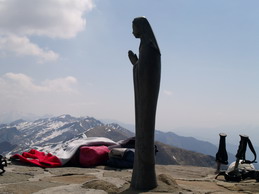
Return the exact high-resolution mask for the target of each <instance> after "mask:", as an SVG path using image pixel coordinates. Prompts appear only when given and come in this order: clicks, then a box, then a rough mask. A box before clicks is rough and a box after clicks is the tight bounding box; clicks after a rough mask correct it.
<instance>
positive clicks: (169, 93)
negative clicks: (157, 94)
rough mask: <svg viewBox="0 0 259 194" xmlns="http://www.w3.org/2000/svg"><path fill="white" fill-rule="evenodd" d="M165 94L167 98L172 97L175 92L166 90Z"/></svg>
mask: <svg viewBox="0 0 259 194" xmlns="http://www.w3.org/2000/svg"><path fill="white" fill-rule="evenodd" d="M164 94H165V95H167V96H172V94H173V92H172V91H170V90H164Z"/></svg>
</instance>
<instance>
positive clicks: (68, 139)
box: [0, 115, 214, 166]
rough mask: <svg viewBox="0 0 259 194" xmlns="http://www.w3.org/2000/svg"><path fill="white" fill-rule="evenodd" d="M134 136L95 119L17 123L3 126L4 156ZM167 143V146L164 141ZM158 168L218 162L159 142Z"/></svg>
mask: <svg viewBox="0 0 259 194" xmlns="http://www.w3.org/2000/svg"><path fill="white" fill-rule="evenodd" d="M132 136H134V133H132V132H131V131H129V130H127V129H125V128H123V127H121V126H120V125H118V124H115V123H112V124H103V123H102V122H101V121H99V120H96V119H95V118H92V117H80V118H76V117H72V116H70V115H62V116H59V117H52V118H46V119H39V120H36V121H33V122H29V121H24V120H17V121H15V122H12V123H10V124H2V125H0V154H2V155H6V156H7V157H8V156H11V155H13V154H16V153H18V154H21V153H22V152H25V151H29V150H30V149H36V150H39V151H44V152H50V153H54V154H55V153H60V151H62V150H64V149H66V147H67V146H68V145H69V144H71V143H72V144H73V143H76V142H84V141H87V138H88V139H89V137H105V138H108V139H111V140H113V141H115V142H117V141H119V140H125V139H127V138H129V137H132ZM162 142H163V143H166V142H164V141H162ZM156 145H157V147H158V150H159V151H158V153H157V156H156V159H157V163H158V164H184V165H194V166H212V165H213V164H214V158H213V157H212V156H207V155H204V154H200V153H197V152H196V153H195V152H191V151H186V150H184V149H180V148H177V147H172V146H169V145H165V144H161V143H159V142H156Z"/></svg>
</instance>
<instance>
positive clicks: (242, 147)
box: [234, 135, 249, 170]
mask: <svg viewBox="0 0 259 194" xmlns="http://www.w3.org/2000/svg"><path fill="white" fill-rule="evenodd" d="M239 136H240V138H241V139H240V142H239V147H238V150H237V154H236V163H235V167H234V170H237V168H238V165H239V161H240V160H246V156H245V155H246V147H247V143H248V141H249V137H248V136H247V135H239Z"/></svg>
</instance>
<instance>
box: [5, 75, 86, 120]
mask: <svg viewBox="0 0 259 194" xmlns="http://www.w3.org/2000/svg"><path fill="white" fill-rule="evenodd" d="M77 87H78V82H77V79H76V78H75V77H72V76H67V77H63V78H57V79H51V80H45V81H42V82H41V83H35V81H34V80H33V79H32V78H31V77H29V76H28V75H25V74H16V73H6V74H5V75H2V76H0V96H1V98H0V107H1V112H2V113H3V112H5V113H7V112H12V111H13V112H25V113H35V114H39V115H40V114H47V113H49V114H55V113H58V114H63V113H65V112H71V113H73V110H74V108H75V106H73V105H71V104H73V103H75V102H83V101H82V99H83V98H82V97H81V96H82V95H81V93H80V92H79V90H78V89H77Z"/></svg>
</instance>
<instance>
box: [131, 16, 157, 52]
mask: <svg viewBox="0 0 259 194" xmlns="http://www.w3.org/2000/svg"><path fill="white" fill-rule="evenodd" d="M132 28H133V35H134V36H135V37H136V38H140V39H141V40H142V41H143V42H149V41H151V42H152V43H153V44H154V47H155V48H156V49H157V50H158V52H159V53H160V50H159V47H158V44H157V42H156V38H155V35H154V33H153V30H152V28H151V26H150V24H149V22H148V20H147V19H146V18H145V17H137V18H135V19H134V20H133V22H132Z"/></svg>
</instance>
